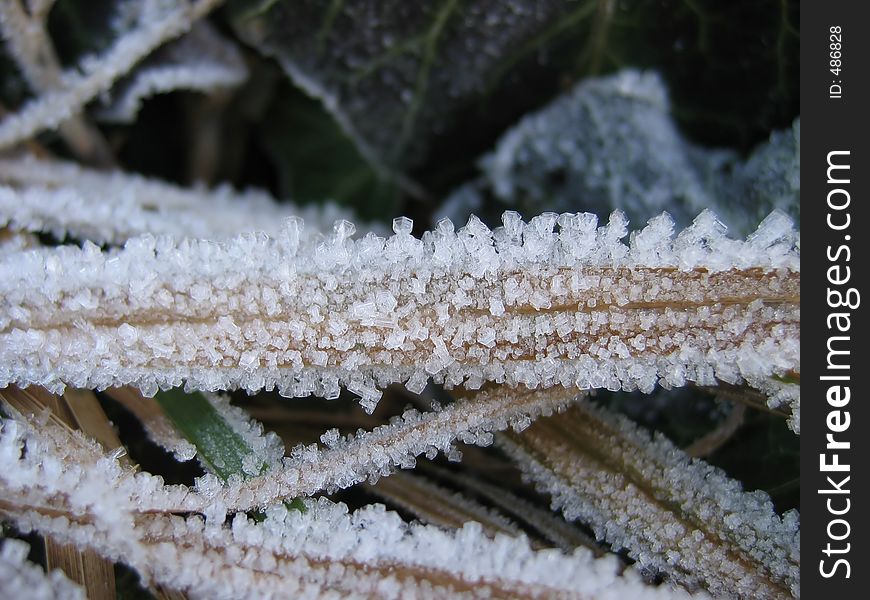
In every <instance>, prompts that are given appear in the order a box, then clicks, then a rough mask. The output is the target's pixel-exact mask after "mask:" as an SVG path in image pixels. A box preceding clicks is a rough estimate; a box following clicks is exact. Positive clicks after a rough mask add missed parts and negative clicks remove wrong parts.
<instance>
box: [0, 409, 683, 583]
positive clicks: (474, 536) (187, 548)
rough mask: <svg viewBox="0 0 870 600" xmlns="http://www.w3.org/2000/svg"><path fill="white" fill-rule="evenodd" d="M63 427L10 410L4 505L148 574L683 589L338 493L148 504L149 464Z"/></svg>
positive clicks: (0, 475) (1, 475) (0, 506)
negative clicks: (119, 458)
mask: <svg viewBox="0 0 870 600" xmlns="http://www.w3.org/2000/svg"><path fill="white" fill-rule="evenodd" d="M51 429H56V428H54V427H49V428H47V429H46V428H43V429H40V430H37V429H35V428H33V427H31V426H30V425H29V424H28V423H27V422H26V421H23V420H10V419H4V420H3V421H2V429H0V467H2V468H0V489H2V490H3V494H2V498H3V499H2V500H0V514H2V515H3V516H4V517H5V518H7V519H10V520H12V521H14V522H15V523H16V525H17V526H18V527H19V528H20V529H22V530H25V531H26V530H29V529H36V530H39V531H40V532H41V533H43V534H46V535H51V536H52V537H54V538H56V539H58V540H59V541H61V542H65V543H71V544H75V545H76V546H77V547H80V548H82V547H88V548H91V549H93V550H95V551H97V552H98V553H100V554H101V555H103V556H105V557H107V558H110V559H112V560H118V559H120V558H121V557H123V560H124V561H125V563H127V564H129V565H130V566H132V567H133V568H134V569H136V570H137V571H138V572H139V573H140V574H141V575H142V576H143V577H144V578H145V580H146V581H151V580H153V581H156V582H158V583H161V584H163V585H165V586H167V587H169V588H171V589H177V590H183V591H188V592H191V593H194V594H196V595H200V596H208V597H219V598H224V597H227V598H235V597H248V596H257V597H262V596H265V595H269V594H279V593H280V595H288V594H289V595H290V596H293V597H299V598H308V597H319V596H320V595H321V594H323V593H324V592H325V591H326V590H333V591H338V592H340V593H341V594H342V595H350V596H371V595H377V596H379V597H397V596H400V595H402V594H406V595H407V594H409V593H412V592H416V593H420V592H422V591H423V590H428V592H427V595H428V596H433V597H445V596H449V597H455V596H457V595H470V596H475V597H476V596H478V595H479V594H484V593H485V594H490V595H496V596H501V595H509V596H511V597H547V598H550V597H566V598H583V599H586V598H620V597H626V596H630V597H633V598H635V597H636V598H646V597H650V598H666V597H671V596H670V595H671V594H672V593H674V591H673V590H670V589H666V588H661V589H656V588H650V587H647V586H644V585H643V584H642V583H641V582H640V581H639V579H637V578H636V576H634V577H632V576H623V577H620V576H619V575H617V572H616V571H617V562H616V561H615V560H613V559H608V560H603V561H601V560H599V561H596V560H593V559H592V557H591V554H590V553H588V552H586V551H581V552H577V553H575V554H574V555H571V556H568V555H564V554H561V553H559V552H557V551H540V552H533V551H532V550H531V549H530V548H529V546H528V542H527V541H526V540H525V539H524V538H508V537H505V536H502V535H499V536H497V537H496V538H495V539H494V540H490V539H489V538H487V537H486V536H485V535H483V533H482V530H481V529H480V527H479V526H477V525H473V524H472V525H466V526H464V527H463V528H462V529H461V530H459V531H457V532H455V533H448V532H444V531H442V530H439V529H437V528H432V527H423V526H415V525H411V526H409V525H407V524H405V523H403V522H402V521H401V519H400V518H399V517H398V515H396V514H395V513H388V512H386V511H385V510H384V509H383V507H382V506H373V507H368V508H366V509H363V510H361V511H357V512H356V513H353V514H351V515H348V514H347V508H346V507H344V506H342V505H335V504H332V503H331V502H329V501H327V500H325V499H321V500H318V501H308V502H307V510H306V511H305V513H304V514H302V513H299V512H297V511H294V510H289V511H288V510H287V509H286V508H285V507H284V506H283V505H276V506H273V507H271V508H269V509H267V510H266V519H265V521H264V522H262V523H255V522H253V521H252V520H249V519H248V517H247V516H245V515H244V514H238V515H236V516H235V517H234V518H233V519H232V526H231V527H227V526H225V525H224V518H222V517H221V516H220V514H219V513H212V514H213V515H214V516H217V518H216V519H214V520H213V519H212V518H209V519H207V520H206V521H203V520H202V519H201V518H199V517H189V518H186V519H185V518H182V517H176V516H171V515H165V514H154V513H142V512H141V511H142V503H141V500H142V499H143V498H147V497H148V493H149V492H153V491H154V488H153V486H152V485H151V483H150V482H149V480H148V479H142V478H138V477H137V479H138V483H139V490H138V493H135V486H130V485H118V483H119V482H120V481H121V480H119V479H118V477H117V475H118V469H117V462H116V461H115V462H114V463H113V461H111V459H108V460H102V461H99V462H98V464H92V465H90V467H88V466H86V465H85V464H83V463H80V462H78V461H77V458H79V457H80V456H81V454H80V453H79V451H78V450H77V449H76V448H74V447H70V446H67V447H63V446H61V447H56V443H55V442H57V441H59V440H60V439H62V436H61V438H56V437H54V436H52V435H50V434H49V433H48V431H47V430H51ZM25 444H26V447H27V451H26V452H23V451H22V450H23V448H24V445H25ZM86 445H87V444H86ZM58 451H59V452H58ZM113 464H114V467H113ZM60 465H63V468H62V469H58V466H60ZM131 492H134V493H132V494H131ZM241 556H244V557H245V559H244V560H240V559H239V557H241ZM676 597H679V595H678V596H676ZM683 597H688V596H687V595H683Z"/></svg>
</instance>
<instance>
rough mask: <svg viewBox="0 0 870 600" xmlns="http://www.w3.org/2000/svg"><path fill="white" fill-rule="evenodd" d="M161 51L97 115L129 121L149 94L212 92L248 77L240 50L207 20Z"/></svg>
mask: <svg viewBox="0 0 870 600" xmlns="http://www.w3.org/2000/svg"><path fill="white" fill-rule="evenodd" d="M161 51H162V54H163V55H162V56H161V60H160V61H159V62H157V63H156V64H153V65H149V66H145V67H143V68H141V69H138V70H137V71H135V72H134V73H133V74H132V81H131V82H130V83H129V84H128V85H126V86H124V87H123V88H122V89H121V90H119V91H118V92H116V93H115V94H114V96H115V97H114V98H113V99H112V101H111V102H110V103H109V105H108V106H107V107H106V108H104V109H102V110H100V111H98V113H97V116H98V118H100V119H101V120H103V121H109V122H117V123H129V122H132V121H133V120H134V119H135V118H136V114H137V113H138V112H139V109H140V108H141V105H142V101H143V100H144V99H145V98H148V97H149V96H153V95H155V94H161V93H165V92H171V91H174V90H195V91H199V92H211V91H216V90H220V89H223V88H228V87H234V86H237V85H239V84H240V83H242V82H243V81H244V80H245V79H247V77H248V69H247V67H246V66H245V62H244V60H243V59H242V56H241V53H240V52H239V50H238V49H237V48H236V47H235V46H234V45H233V44H231V43H230V42H228V41H227V40H225V39H223V38H221V36H220V35H219V34H218V33H217V31H215V29H214V28H213V27H211V26H210V25H209V24H208V23H207V22H203V21H200V22H199V23H196V24H195V25H194V26H193V27H192V28H191V30H190V32H189V33H187V34H186V35H184V36H182V37H181V38H180V39H179V40H177V41H176V42H174V43H172V44H170V45H167V46H166V47H165V48H163V49H161Z"/></svg>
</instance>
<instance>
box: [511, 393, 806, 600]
mask: <svg viewBox="0 0 870 600" xmlns="http://www.w3.org/2000/svg"><path fill="white" fill-rule="evenodd" d="M551 424H552V427H553V428H554V429H555V430H557V431H558V432H559V433H557V434H554V433H553V430H551V429H548V427H549V426H550V425H551ZM572 438H573V439H582V443H581V444H580V447H586V448H591V449H592V450H589V451H585V452H584V451H578V450H577V449H575V448H572V447H571V446H570V442H568V441H566V440H569V439H572ZM497 443H498V445H499V447H500V448H501V449H502V450H504V451H506V452H507V454H508V455H509V456H511V457H512V458H513V459H514V460H516V461H517V463H518V465H519V467H520V468H521V469H522V471H523V473H524V475H525V476H526V477H528V478H529V479H530V480H531V481H532V482H534V483H535V485H536V487H537V488H538V489H539V490H540V491H541V492H544V493H547V494H550V495H551V496H552V505H553V508H554V509H557V510H561V511H562V512H563V513H564V515H565V518H566V519H569V520H574V519H579V520H581V521H582V522H583V523H585V524H587V525H588V526H589V527H591V528H592V530H593V531H594V532H595V534H596V536H597V537H598V538H599V539H603V540H606V541H607V542H608V543H610V544H611V546H612V547H613V548H614V549H618V548H625V549H627V550H628V553H629V555H630V556H631V557H632V558H634V559H636V560H637V561H638V563H639V565H640V566H641V567H643V568H645V569H649V570H652V571H661V572H664V573H667V574H669V575H670V576H671V577H672V578H673V579H674V580H675V581H678V582H680V583H683V584H685V585H687V586H690V587H692V586H696V585H698V584H702V585H703V586H704V587H705V588H707V589H708V590H710V592H711V593H713V594H716V595H723V596H725V597H732V596H733V597H745V598H749V597H752V598H779V597H784V596H785V597H787V596H788V593H785V594H784V593H783V590H789V592H790V594H792V595H794V597H798V596H799V587H800V573H799V570H800V569H799V566H800V529H799V516H798V513H797V512H796V511H789V512H787V513H786V514H785V515H783V516H782V517H780V516H778V515H777V514H776V512H775V510H774V507H773V503H772V502H771V501H770V497H769V496H768V495H767V494H766V493H764V492H761V491H755V492H744V491H743V489H742V488H741V485H740V483H739V482H738V481H735V480H733V479H730V478H728V477H727V476H726V475H725V473H724V472H723V471H721V470H720V469H717V468H715V467H712V466H710V465H709V464H707V463H705V462H704V461H701V460H698V459H694V460H693V459H691V458H690V457H689V456H687V455H686V454H685V453H684V452H682V451H681V450H680V449H679V448H676V447H675V446H674V445H673V444H672V443H671V442H670V441H669V440H668V439H666V438H665V437H664V436H662V435H655V436H652V435H650V434H649V433H648V432H646V431H644V430H642V429H640V428H638V427H636V426H635V425H634V424H633V423H632V422H631V421H629V420H628V419H626V418H624V417H622V416H621V415H616V414H613V413H609V412H607V411H605V410H604V409H601V408H598V407H595V406H594V405H592V404H591V403H589V402H580V403H578V404H576V405H575V406H574V407H573V408H571V409H569V410H568V411H567V412H566V413H565V414H564V415H562V416H560V421H558V422H556V421H552V422H547V421H539V422H537V423H535V424H534V425H532V427H530V428H529V429H528V430H527V431H526V432H524V433H523V434H522V435H521V436H515V437H514V438H511V437H508V436H499V437H498V438H497ZM776 590H779V591H776Z"/></svg>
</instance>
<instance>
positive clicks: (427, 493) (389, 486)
mask: <svg viewBox="0 0 870 600" xmlns="http://www.w3.org/2000/svg"><path fill="white" fill-rule="evenodd" d="M367 489H368V490H369V491H370V492H371V493H373V494H374V495H376V496H379V497H381V498H383V499H384V500H387V501H388V502H390V503H391V504H393V505H394V506H396V507H398V508H402V509H405V510H407V511H408V512H410V513H412V514H413V515H414V516H416V517H417V518H418V519H420V520H421V521H423V522H424V523H430V524H432V525H439V526H441V527H448V528H451V529H458V528H460V527H462V526H463V525H464V524H465V523H467V522H469V521H474V522H476V523H480V524H481V525H482V526H483V530H484V531H485V532H486V534H487V535H490V536H494V535H495V534H496V533H505V534H508V535H519V534H520V533H521V532H522V529H520V528H519V527H517V526H516V525H515V524H514V523H511V522H510V521H509V520H508V519H506V518H505V517H504V516H502V515H501V514H499V513H497V512H495V511H493V510H491V509H488V508H486V507H485V506H482V505H481V504H479V503H477V502H475V501H473V500H471V499H470V498H466V497H465V496H463V495H462V494H458V493H456V492H453V491H451V490H448V489H446V488H443V487H441V486H440V485H436V484H434V483H432V482H431V481H428V480H427V479H425V478H424V477H421V476H420V475H414V474H411V473H404V472H401V471H400V472H398V473H393V474H392V475H391V476H389V477H384V478H381V479H380V480H378V483H377V484H376V485H370V486H367Z"/></svg>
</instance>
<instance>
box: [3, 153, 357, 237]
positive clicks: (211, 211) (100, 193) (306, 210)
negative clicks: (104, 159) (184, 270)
mask: <svg viewBox="0 0 870 600" xmlns="http://www.w3.org/2000/svg"><path fill="white" fill-rule="evenodd" d="M0 181H4V182H6V183H7V184H9V185H0V225H2V226H8V227H11V228H12V229H15V230H24V231H33V232H39V231H43V232H50V233H52V234H53V235H54V236H55V237H57V238H58V239H63V238H64V237H65V236H67V235H69V236H72V237H75V238H79V239H87V240H90V241H92V242H96V243H98V244H103V243H109V244H123V243H124V242H126V241H127V240H128V239H130V238H132V237H136V236H140V235H145V234H153V235H159V236H162V235H166V236H171V237H173V238H176V239H183V238H187V237H190V238H202V239H211V240H226V239H229V238H233V237H235V236H237V235H239V234H240V233H244V232H252V231H262V232H265V233H267V234H269V235H271V236H278V235H279V234H280V233H281V232H282V231H283V229H284V227H285V225H284V222H285V220H286V219H287V218H289V217H290V216H293V215H295V216H298V217H301V218H303V219H304V220H305V223H306V227H305V228H304V229H303V230H302V236H303V238H304V237H305V236H314V235H315V234H317V233H318V232H321V231H330V230H331V228H332V224H333V223H334V222H335V221H336V220H340V219H346V218H349V216H350V214H349V213H348V212H347V211H343V210H342V209H340V208H339V207H338V206H336V205H335V204H332V203H326V204H324V205H323V206H317V207H300V206H296V205H293V204H289V203H284V204H279V203H278V202H276V200H275V199H274V198H272V197H271V196H270V195H269V194H267V193H265V192H262V191H257V190H246V191H243V192H239V191H236V190H234V189H232V188H231V187H230V186H228V185H224V186H220V187H218V188H215V189H212V190H207V189H205V188H199V189H197V188H193V189H189V188H181V187H178V186H176V185H172V184H169V183H166V182H163V181H160V180H158V179H153V178H146V177H143V176H141V175H133V174H129V173H123V172H120V171H114V172H108V173H104V172H100V171H93V170H90V169H85V168H82V167H80V166H78V165H76V164H74V163H68V162H63V161H47V160H37V159H35V158H32V157H25V158H20V159H0Z"/></svg>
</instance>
